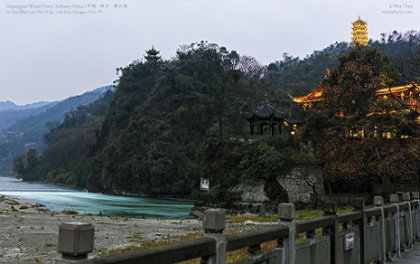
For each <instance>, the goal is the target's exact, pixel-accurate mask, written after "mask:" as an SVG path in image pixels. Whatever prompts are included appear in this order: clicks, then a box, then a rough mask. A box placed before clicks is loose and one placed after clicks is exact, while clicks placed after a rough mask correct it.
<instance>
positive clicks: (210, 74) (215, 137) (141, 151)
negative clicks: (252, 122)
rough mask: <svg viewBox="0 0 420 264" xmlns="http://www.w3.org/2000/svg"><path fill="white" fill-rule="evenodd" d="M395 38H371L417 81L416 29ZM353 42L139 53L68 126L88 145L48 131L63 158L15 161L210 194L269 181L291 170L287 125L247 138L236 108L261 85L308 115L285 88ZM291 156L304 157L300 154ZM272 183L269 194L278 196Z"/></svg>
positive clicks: (297, 91)
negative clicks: (102, 100) (97, 108)
mask: <svg viewBox="0 0 420 264" xmlns="http://www.w3.org/2000/svg"><path fill="white" fill-rule="evenodd" d="M401 36H402V37H401V38H398V39H395V40H394V37H391V38H388V40H384V41H377V42H370V43H369V47H377V48H378V49H379V50H381V51H382V53H384V54H386V55H388V56H389V58H390V61H391V63H392V64H393V65H394V67H395V68H396V69H397V70H398V71H400V72H401V73H402V74H401V76H400V77H401V79H402V80H412V81H413V80H414V81H415V80H417V81H418V76H416V75H415V74H416V72H418V71H412V69H416V67H418V63H417V62H416V61H412V58H417V57H418V56H419V55H420V49H419V47H420V42H419V40H420V37H419V33H417V32H414V33H413V32H410V33H409V34H405V35H401ZM409 43H411V44H410V45H412V46H410V45H409ZM413 43H414V44H413ZM390 47H392V48H390ZM351 50H352V48H351V47H350V45H349V44H348V43H335V44H333V45H331V46H329V47H327V48H326V49H324V50H322V51H315V52H314V53H313V54H311V55H310V56H307V57H306V58H304V59H299V58H293V57H291V56H288V55H286V54H285V56H284V58H283V60H280V61H276V62H274V63H271V64H270V65H268V67H262V66H261V65H259V64H258V62H257V61H256V60H255V59H253V60H252V59H250V58H249V57H247V56H241V55H240V54H238V53H237V52H235V51H229V50H227V49H226V48H224V47H219V46H217V45H216V44H210V43H206V42H200V43H194V44H191V45H189V46H184V47H183V48H181V49H179V50H178V51H177V54H176V57H175V58H173V59H171V60H168V61H164V60H162V59H160V58H159V56H158V55H157V54H156V51H155V50H154V51H153V52H151V51H149V53H148V56H147V57H146V60H145V61H138V60H137V61H135V62H133V63H132V64H130V65H128V66H126V67H124V68H120V69H119V72H120V73H121V76H120V79H119V83H118V86H117V90H116V92H115V95H114V96H113V98H112V101H111V102H110V104H109V109H108V111H107V112H106V114H105V116H103V117H99V115H98V118H96V119H94V120H91V121H89V122H81V123H79V125H78V122H76V121H74V122H75V126H74V127H69V128H68V129H75V131H79V132H80V131H91V133H87V134H86V135H89V136H88V137H86V138H89V139H88V142H89V143H88V146H85V147H86V149H84V150H83V151H80V149H78V148H76V149H75V150H74V151H75V152H72V150H71V148H70V146H74V142H77V138H78V137H80V136H81V137H83V134H84V133H81V134H80V135H79V136H75V137H71V136H70V135H73V133H70V131H71V130H63V129H59V130H53V131H52V133H51V134H49V135H48V136H47V138H55V139H56V142H60V145H61V146H62V148H61V149H65V150H66V151H68V152H65V153H64V154H62V156H61V157H62V158H61V160H65V161H66V162H63V163H61V164H54V157H57V155H58V154H55V155H50V154H48V155H41V156H38V154H37V153H28V154H29V158H30V160H33V161H34V163H32V164H33V167H32V168H22V166H23V165H22V166H20V168H21V170H22V171H25V173H26V175H25V176H26V177H27V178H29V179H32V180H46V181H50V182H58V183H65V184H69V185H76V186H80V187H84V188H88V189H89V190H90V191H100V192H110V193H130V194H141V195H152V196H167V195H169V196H190V195H191V194H192V193H193V192H194V190H197V189H198V185H199V179H200V177H209V178H210V179H211V181H212V182H213V184H216V185H217V186H219V187H220V188H213V189H212V190H213V191H212V193H211V194H210V197H217V198H220V199H221V198H223V197H224V196H223V195H225V194H223V190H226V189H228V187H229V186H232V185H233V184H234V183H235V182H237V181H238V180H241V179H253V178H258V177H259V178H262V179H266V180H267V181H272V179H273V178H275V177H280V176H281V175H283V174H284V173H286V172H287V170H288V169H290V168H289V166H290V164H293V162H294V160H293V157H294V156H295V155H298V153H299V142H298V141H297V140H296V139H295V138H293V137H290V135H289V134H288V133H286V134H285V135H283V137H281V138H276V139H273V140H270V139H262V140H256V141H254V142H253V144H252V145H246V144H244V142H247V141H246V140H245V139H246V138H247V136H248V133H249V124H248V123H247V122H245V121H244V119H243V118H242V115H241V114H242V113H244V112H246V111H249V110H250V109H252V108H253V107H254V106H255V105H256V104H257V103H259V102H260V101H261V100H262V99H263V98H264V93H266V92H267V93H268V96H269V98H270V101H271V102H272V103H273V104H274V105H276V106H278V107H279V108H280V110H282V111H284V112H286V113H288V114H289V113H290V114H291V115H292V117H298V118H302V119H301V120H303V118H305V113H303V111H301V110H300V109H299V108H298V107H296V106H295V105H294V104H293V103H291V101H290V98H289V96H288V94H291V95H293V96H298V95H303V94H305V93H307V92H309V91H311V90H313V89H314V88H315V87H317V86H318V85H319V82H320V81H321V80H322V79H323V78H324V75H325V68H326V67H328V68H331V70H332V71H333V70H334V69H335V68H336V66H337V65H338V64H339V58H338V57H340V56H343V55H347V54H349V52H350V51H351ZM410 52H412V53H413V54H411V53H410ZM407 54H411V55H410V57H409V58H406V56H407ZM384 60H385V61H388V59H387V58H384ZM416 63H417V64H416ZM250 69H252V70H250ZM408 69H409V70H408ZM75 114H76V115H77V112H76V113H75ZM73 117H74V115H73ZM71 120H75V119H73V118H71V116H69V119H68V120H67V121H66V122H64V123H63V124H62V125H61V126H63V125H64V124H66V123H68V121H71ZM314 120H316V119H314ZM312 121H313V120H312ZM314 122H315V121H314ZM315 123H316V122H315ZM64 126H65V125H64ZM93 130H95V131H96V132H95V133H93V132H92V131H93ZM286 131H287V130H286ZM312 132H314V130H313V131H312ZM315 132H316V131H315ZM309 139H310V140H311V138H309ZM306 140H308V139H306ZM53 142H54V141H50V142H47V144H48V145H47V149H46V151H45V153H49V151H50V150H51V153H57V152H54V151H57V150H58V149H60V148H57V147H54V146H56V145H58V143H57V144H55V143H53ZM66 146H67V147H66ZM53 150H54V151H53ZM75 153H77V155H74V154H75ZM28 154H27V157H26V159H28ZM72 155H73V156H72ZM23 160H24V158H23V157H21V161H22V162H21V164H23V163H24V162H23ZM297 160H301V161H302V160H303V161H305V157H300V158H299V159H297ZM69 164H71V166H70V165H69ZM273 168H275V169H273ZM271 191H272V192H273V193H272V194H273V197H276V195H279V194H278V193H276V191H275V190H271Z"/></svg>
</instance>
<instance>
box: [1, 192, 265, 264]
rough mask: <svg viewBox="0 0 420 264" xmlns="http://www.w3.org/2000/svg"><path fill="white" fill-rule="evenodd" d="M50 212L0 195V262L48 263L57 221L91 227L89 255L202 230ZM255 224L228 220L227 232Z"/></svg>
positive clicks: (194, 222) (187, 223)
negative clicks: (93, 239) (93, 235)
mask: <svg viewBox="0 0 420 264" xmlns="http://www.w3.org/2000/svg"><path fill="white" fill-rule="evenodd" d="M72 213H74V212H72V211H68V212H67V213H64V212H54V211H50V210H48V209H46V208H45V207H44V206H42V205H40V204H37V203H33V202H28V201H24V200H20V199H17V198H12V197H8V196H4V195H0V223H1V224H0V263H32V264H33V263H52V261H53V259H54V258H58V257H59V256H60V255H59V254H58V253H57V239H58V227H59V225H60V224H61V223H64V222H72V221H81V222H88V223H92V224H93V225H94V227H95V249H94V252H93V253H91V254H90V256H94V255H97V254H100V253H107V252H109V251H111V250H115V249H118V248H125V247H128V246H140V245H141V244H142V243H144V242H146V241H156V242H158V241H162V240H163V241H164V240H168V239H171V240H173V239H175V240H176V239H177V237H179V238H181V237H182V236H185V235H187V234H190V233H197V232H202V228H201V227H202V221H201V220H198V219H182V218H181V219H140V218H129V217H107V216H96V215H79V214H72ZM261 227H262V226H258V225H245V224H240V223H228V224H227V229H228V232H243V231H250V230H253V229H256V228H261Z"/></svg>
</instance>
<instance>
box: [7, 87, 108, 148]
mask: <svg viewBox="0 0 420 264" xmlns="http://www.w3.org/2000/svg"><path fill="white" fill-rule="evenodd" d="M109 89H113V86H112V85H109V86H104V87H100V88H97V89H95V90H93V91H89V92H86V93H84V94H82V95H77V96H73V97H69V98H67V99H65V100H63V101H60V102H58V103H56V104H55V105H53V106H52V107H48V108H47V109H45V111H43V112H41V113H38V114H35V115H31V116H29V117H26V118H24V119H21V120H19V121H17V122H15V123H14V124H13V125H11V126H10V127H9V128H8V129H6V131H12V132H23V141H24V142H25V143H35V146H36V147H39V146H40V145H41V144H42V139H43V136H44V134H46V133H47V132H48V131H49V129H51V128H52V127H53V126H54V125H55V124H58V123H61V122H62V121H63V120H64V118H65V115H66V113H69V112H72V111H76V110H77V107H78V106H82V105H88V104H90V103H92V102H94V101H95V100H97V99H98V98H100V97H101V96H102V95H103V94H104V93H105V92H106V91H107V90H109Z"/></svg>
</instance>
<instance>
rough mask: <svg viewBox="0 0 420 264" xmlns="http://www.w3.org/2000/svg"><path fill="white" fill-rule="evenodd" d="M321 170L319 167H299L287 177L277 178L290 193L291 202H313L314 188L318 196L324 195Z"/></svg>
mask: <svg viewBox="0 0 420 264" xmlns="http://www.w3.org/2000/svg"><path fill="white" fill-rule="evenodd" d="M321 173H322V172H321V170H320V169H317V168H304V167H297V168H294V169H292V170H291V172H290V173H289V174H287V175H286V176H285V177H279V178H277V181H278V182H279V183H280V184H281V186H283V188H284V189H285V190H287V193H288V195H289V202H298V201H300V202H305V203H308V202H312V201H313V199H314V190H316V192H317V193H318V196H321V195H324V194H325V191H324V186H323V182H322V177H321Z"/></svg>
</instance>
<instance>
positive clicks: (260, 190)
mask: <svg viewBox="0 0 420 264" xmlns="http://www.w3.org/2000/svg"><path fill="white" fill-rule="evenodd" d="M321 179H322V178H321V170H320V169H314V168H304V167H297V168H294V169H292V170H291V172H290V173H289V174H287V175H286V176H284V177H279V178H278V179H277V181H278V182H279V183H280V184H281V186H282V187H283V188H284V189H285V190H286V191H287V194H288V196H289V202H304V203H310V202H313V200H314V196H315V195H314V190H316V192H317V195H318V198H320V197H321V196H324V195H325V192H324V187H323V183H322V180H321ZM264 184H265V181H264V180H257V181H252V182H243V183H241V184H239V185H237V186H235V187H234V188H233V190H232V191H233V192H238V193H241V201H240V202H239V205H240V207H241V208H243V209H245V210H249V211H252V212H260V211H262V210H264V209H261V207H263V206H264V204H265V203H266V202H267V201H268V200H269V199H268V197H267V196H266V194H265V192H264Z"/></svg>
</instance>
